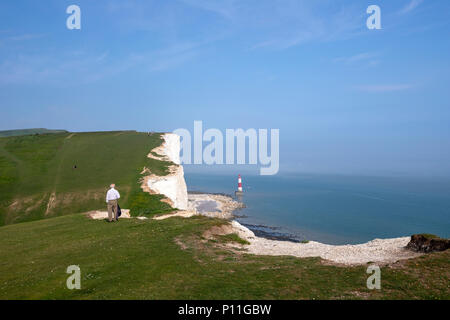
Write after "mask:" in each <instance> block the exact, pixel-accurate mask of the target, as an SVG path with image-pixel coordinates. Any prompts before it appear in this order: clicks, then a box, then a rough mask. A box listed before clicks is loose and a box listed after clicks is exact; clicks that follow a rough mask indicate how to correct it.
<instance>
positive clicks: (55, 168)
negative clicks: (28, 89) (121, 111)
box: [0, 131, 171, 225]
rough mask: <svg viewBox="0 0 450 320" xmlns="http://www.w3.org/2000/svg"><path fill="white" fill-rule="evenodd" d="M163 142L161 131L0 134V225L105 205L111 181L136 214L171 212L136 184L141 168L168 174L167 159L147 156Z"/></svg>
mask: <svg viewBox="0 0 450 320" xmlns="http://www.w3.org/2000/svg"><path fill="white" fill-rule="evenodd" d="M161 143H162V140H161V137H160V135H159V134H154V135H151V136H148V135H147V134H146V133H137V132H130V131H120V132H89V133H67V132H65V133H56V134H44V135H25V136H13V137H6V138H0V225H4V224H11V223H17V222H23V221H31V220H38V219H43V218H48V217H53V216H60V215H66V214H72V213H79V212H86V211H90V210H96V209H105V192H106V191H107V189H108V186H109V184H110V183H112V182H114V183H116V185H117V188H118V190H119V191H120V193H121V195H122V198H121V200H120V202H119V203H120V205H121V207H123V208H134V210H133V211H134V214H152V213H159V212H165V211H168V210H170V209H171V208H170V207H169V206H168V205H167V204H166V203H161V202H160V201H159V200H160V199H161V196H159V195H149V194H147V193H144V192H143V191H142V190H141V188H140V182H139V181H140V178H141V175H140V172H142V170H143V168H144V166H145V167H147V168H149V169H150V170H151V171H152V172H154V173H156V174H164V173H165V172H166V170H167V163H165V162H162V161H158V160H154V159H149V158H147V154H148V153H149V152H150V150H152V149H153V148H155V147H157V146H159V145H160V144H161ZM132 213H133V212H132Z"/></svg>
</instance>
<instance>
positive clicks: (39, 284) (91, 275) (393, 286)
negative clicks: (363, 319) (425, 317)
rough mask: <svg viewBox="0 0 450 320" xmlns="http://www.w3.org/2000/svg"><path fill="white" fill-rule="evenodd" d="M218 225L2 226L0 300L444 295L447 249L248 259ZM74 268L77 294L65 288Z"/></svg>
mask: <svg viewBox="0 0 450 320" xmlns="http://www.w3.org/2000/svg"><path fill="white" fill-rule="evenodd" d="M222 223H224V222H223V221H219V220H215V219H208V218H204V217H194V218H190V219H181V218H172V219H167V220H162V221H156V220H144V221H140V220H137V219H128V220H126V219H123V220H121V221H119V222H118V223H113V224H111V223H106V222H104V221H94V220H90V219H88V218H87V217H85V216H84V215H81V214H75V215H66V216H62V217H56V218H52V219H45V220H40V221H34V222H27V223H20V224H15V225H8V226H3V227H0V243H2V245H1V246H0V256H1V257H2V258H1V259H0V299H391V298H392V299H449V298H450V288H449V283H450V279H449V272H450V271H449V270H450V268H449V267H450V252H449V251H447V252H440V253H433V254H430V255H426V256H423V257H421V258H418V259H414V260H410V261H407V262H402V263H399V264H396V265H394V266H392V267H382V269H381V277H382V281H381V285H382V289H381V290H380V291H378V290H375V291H371V290H368V289H367V288H366V280H367V277H368V276H369V275H368V274H366V268H367V266H359V267H345V268H344V267H338V266H331V265H325V264H322V263H321V261H320V259H317V258H310V259H298V258H294V257H273V256H254V255H248V254H244V253H242V252H233V251H229V250H225V249H223V248H220V247H216V246H215V244H214V243H211V242H208V241H202V234H203V233H204V231H206V230H207V229H209V228H211V227H212V226H215V225H220V224H222ZM69 265H79V266H80V268H81V290H68V289H67V288H66V279H67V277H68V276H69V275H68V274H66V268H67V267H68V266H69Z"/></svg>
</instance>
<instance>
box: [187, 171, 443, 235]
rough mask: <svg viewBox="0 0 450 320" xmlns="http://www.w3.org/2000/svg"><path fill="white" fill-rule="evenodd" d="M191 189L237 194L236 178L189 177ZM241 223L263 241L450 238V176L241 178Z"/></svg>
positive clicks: (217, 176) (233, 176)
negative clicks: (419, 235) (417, 235)
mask: <svg viewBox="0 0 450 320" xmlns="http://www.w3.org/2000/svg"><path fill="white" fill-rule="evenodd" d="M185 178H186V183H187V185H188V191H197V192H206V193H224V194H229V195H232V196H233V197H234V191H235V190H236V189H237V174H236V175H230V174H220V173H219V174H211V173H207V174H204V173H189V172H188V173H186V174H185ZM242 179H243V187H244V196H243V197H242V198H241V199H237V200H239V201H242V202H243V203H244V204H245V206H246V208H244V209H242V210H239V211H237V212H236V215H237V216H238V218H237V219H236V220H238V221H239V222H240V223H243V224H245V225H246V226H248V227H249V228H250V229H252V230H253V231H255V232H256V233H257V234H258V235H261V236H267V237H271V236H275V237H277V238H282V239H283V238H286V239H290V240H297V241H302V240H314V241H319V242H322V243H328V244H357V243H364V242H367V241H370V240H373V239H375V238H395V237H403V236H410V235H412V234H415V233H432V234H436V235H439V236H441V237H446V238H449V237H450V179H444V178H405V177H362V176H338V175H305V174H290V175H276V176H256V175H249V176H246V175H243V176H242Z"/></svg>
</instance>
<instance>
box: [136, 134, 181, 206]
mask: <svg viewBox="0 0 450 320" xmlns="http://www.w3.org/2000/svg"><path fill="white" fill-rule="evenodd" d="M161 137H162V139H163V140H164V142H163V143H162V144H161V146H159V147H157V148H154V149H153V150H151V151H150V153H149V154H148V157H149V158H152V159H156V160H160V161H169V162H172V163H173V164H172V165H170V166H169V174H168V175H166V176H158V175H155V174H153V173H151V172H150V171H149V170H148V169H144V171H143V173H146V172H147V173H150V174H149V175H147V176H145V177H144V179H143V182H142V185H141V187H142V190H144V191H145V192H149V193H151V194H162V195H164V196H165V197H166V199H164V200H163V201H166V202H167V203H168V204H170V205H171V206H172V208H174V209H179V210H186V209H187V208H188V194H187V187H186V182H185V180H184V170H183V166H182V165H181V164H180V148H181V147H180V137H179V136H178V135H176V134H174V133H165V134H163V135H162V136H161Z"/></svg>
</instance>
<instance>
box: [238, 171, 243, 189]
mask: <svg viewBox="0 0 450 320" xmlns="http://www.w3.org/2000/svg"><path fill="white" fill-rule="evenodd" d="M238 191H239V192H242V178H241V175H239V176H238Z"/></svg>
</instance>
